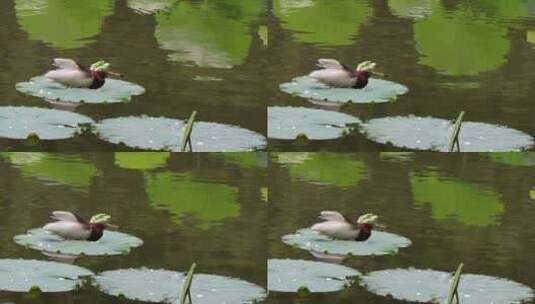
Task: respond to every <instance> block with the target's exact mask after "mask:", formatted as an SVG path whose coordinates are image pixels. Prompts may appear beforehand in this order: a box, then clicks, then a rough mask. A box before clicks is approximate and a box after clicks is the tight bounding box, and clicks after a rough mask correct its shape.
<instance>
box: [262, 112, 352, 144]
mask: <svg viewBox="0 0 535 304" xmlns="http://www.w3.org/2000/svg"><path fill="white" fill-rule="evenodd" d="M357 123H360V120H359V119H358V118H356V117H353V116H350V115H347V114H343V113H338V112H332V111H325V110H318V109H309V108H301V107H297V108H296V107H269V108H268V137H269V138H274V139H290V140H292V139H296V137H297V136H298V135H300V134H304V135H306V137H307V138H308V139H312V140H324V139H334V138H338V137H341V136H343V135H344V132H345V131H347V130H348V128H347V127H348V124H357Z"/></svg>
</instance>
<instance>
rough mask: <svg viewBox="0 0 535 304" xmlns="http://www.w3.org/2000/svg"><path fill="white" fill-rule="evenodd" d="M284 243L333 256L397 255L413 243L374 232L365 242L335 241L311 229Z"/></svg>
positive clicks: (284, 238) (381, 232)
mask: <svg viewBox="0 0 535 304" xmlns="http://www.w3.org/2000/svg"><path fill="white" fill-rule="evenodd" d="M282 241H283V242H284V243H285V244H288V245H290V246H295V247H298V248H301V249H304V250H308V251H315V252H321V253H326V254H333V255H349V254H351V255H359V256H363V255H385V254H395V253H397V252H398V250H399V248H404V247H408V246H410V245H411V244H412V242H411V241H410V240H409V239H408V238H406V237H403V236H400V235H397V234H393V233H389V232H383V231H373V232H372V235H371V236H370V238H369V239H368V240H366V241H365V242H356V241H346V240H333V239H331V238H329V237H327V236H324V235H319V234H316V233H314V231H312V230H311V229H309V228H305V229H300V230H297V232H296V233H294V234H288V235H285V236H283V237H282Z"/></svg>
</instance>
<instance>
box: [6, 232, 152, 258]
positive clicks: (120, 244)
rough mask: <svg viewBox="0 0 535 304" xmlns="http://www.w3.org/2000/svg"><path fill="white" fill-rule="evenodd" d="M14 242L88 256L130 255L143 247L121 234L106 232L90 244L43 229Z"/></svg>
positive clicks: (29, 233)
mask: <svg viewBox="0 0 535 304" xmlns="http://www.w3.org/2000/svg"><path fill="white" fill-rule="evenodd" d="M13 240H14V241H15V243H17V244H19V245H22V246H25V247H28V248H32V249H36V250H40V251H45V252H54V253H60V254H68V255H87V256H99V255H122V254H128V253H130V249H131V248H134V247H139V246H141V245H143V241H142V240H141V239H139V238H137V237H135V236H131V235H129V234H126V233H121V232H115V231H104V235H103V236H102V238H101V239H100V240H98V241H96V242H89V241H74V240H64V239H63V238H61V237H59V236H57V235H55V234H53V233H50V232H48V231H46V230H44V229H42V228H36V229H32V230H29V231H28V232H27V233H26V234H21V235H17V236H15V237H14V238H13Z"/></svg>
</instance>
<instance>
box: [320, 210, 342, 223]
mask: <svg viewBox="0 0 535 304" xmlns="http://www.w3.org/2000/svg"><path fill="white" fill-rule="evenodd" d="M319 218H320V219H322V220H324V221H329V222H342V223H347V220H346V218H345V217H344V216H343V215H342V214H340V212H336V211H322V212H321V213H320V216H319Z"/></svg>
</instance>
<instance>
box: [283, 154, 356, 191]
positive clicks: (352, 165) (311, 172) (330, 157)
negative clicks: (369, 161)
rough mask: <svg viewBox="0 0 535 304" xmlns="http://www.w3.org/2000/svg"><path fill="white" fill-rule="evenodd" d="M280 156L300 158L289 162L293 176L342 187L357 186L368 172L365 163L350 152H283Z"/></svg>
mask: <svg viewBox="0 0 535 304" xmlns="http://www.w3.org/2000/svg"><path fill="white" fill-rule="evenodd" d="M280 156H282V159H288V156H291V157H292V158H291V159H293V160H299V162H296V161H293V162H288V163H287V165H288V169H289V172H290V175H291V176H292V177H294V178H298V179H302V180H305V181H309V182H319V183H325V184H329V185H334V186H337V187H341V188H345V187H350V186H355V185H356V184H358V182H359V181H360V180H361V179H362V177H363V175H364V173H365V172H366V167H365V165H364V163H363V162H361V161H359V160H355V159H353V157H352V156H351V155H349V154H337V153H312V154H302V153H282V154H280ZM299 156H301V158H299ZM304 156H306V157H304Z"/></svg>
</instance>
